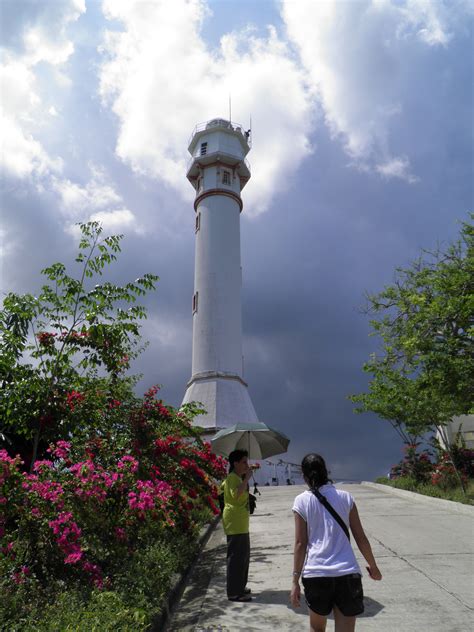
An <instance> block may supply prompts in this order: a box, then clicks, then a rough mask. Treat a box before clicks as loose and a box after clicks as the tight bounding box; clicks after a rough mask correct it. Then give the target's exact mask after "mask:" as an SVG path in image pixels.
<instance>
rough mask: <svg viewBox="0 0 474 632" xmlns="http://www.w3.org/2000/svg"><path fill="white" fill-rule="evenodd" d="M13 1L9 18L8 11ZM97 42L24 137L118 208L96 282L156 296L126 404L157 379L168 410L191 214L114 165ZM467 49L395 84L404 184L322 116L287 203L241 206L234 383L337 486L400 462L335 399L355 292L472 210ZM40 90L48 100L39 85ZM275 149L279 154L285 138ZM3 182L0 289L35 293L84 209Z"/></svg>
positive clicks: (357, 346) (427, 63)
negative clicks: (238, 361)
mask: <svg viewBox="0 0 474 632" xmlns="http://www.w3.org/2000/svg"><path fill="white" fill-rule="evenodd" d="M13 4H15V6H18V7H19V9H18V12H17V14H15V15H13V13H14V11H13V8H12V7H13ZM39 5H40V3H35V4H32V5H31V6H30V5H28V3H27V4H22V3H20V4H19V5H18V3H4V6H5V7H6V8H7V13H8V15H7V19H8V20H10V21H11V20H13V22H9V24H10V26H11V30H12V35H11V37H13V39H11V40H8V41H9V42H14V36H13V33H14V32H15V29H16V33H17V35H16V36H17V38H18V37H19V34H21V32H22V29H23V26H25V27H26V26H28V24H30V23H33V22H34V21H35V20H36V19H37V16H36V11H37V10H39ZM218 6H219V5H218V3H217V4H214V11H215V12H217V7H218ZM25 7H26V8H25ZM25 11H26V13H25ZM100 19H101V15H100V11H99V10H98V9H97V7H95V9H94V10H92V11H88V12H87V14H85V15H84V16H83V18H81V21H80V23H79V25H78V28H79V27H80V28H81V29H86V26H87V28H88V29H90V32H91V33H92V34H93V33H94V30H93V29H97V25H98V24H99V26H100V28H102V26H103V24H101V22H100ZM15 20H16V21H17V22H14V21H15ZM15 24H16V25H15ZM20 25H23V26H21V28H20ZM219 28H220V30H222V29H224V30H225V28H227V27H226V26H225V25H224V26H222V27H221V26H219ZM219 28H218V29H217V30H219ZM98 41H99V38H98V36H97V33H96V36H95V39H94V37H93V35H91V36H90V39H87V38H84V39H83V40H81V42H79V43H78V44H77V45H76V54H75V55H74V56H73V57H71V59H70V60H69V68H70V71H71V74H72V76H73V78H74V82H73V85H72V87H71V88H70V92H67V93H64V94H63V93H61V95H62V96H61V105H62V107H63V108H64V113H63V114H62V115H61V116H60V117H58V119H57V122H56V123H54V124H52V125H50V126H49V127H48V126H46V125H43V126H41V127H39V128H38V133H37V134H38V138H40V140H41V143H42V144H43V145H44V147H45V148H46V149H47V150H48V153H49V155H51V156H61V157H62V158H63V160H64V166H63V171H62V172H61V173H56V174H55V178H56V183H58V182H59V181H61V182H63V183H64V181H65V180H66V179H67V180H70V182H71V183H74V184H76V185H78V186H80V187H82V188H83V189H84V190H85V189H87V186H88V185H89V184H90V182H91V179H93V176H92V175H91V173H92V172H93V170H94V166H98V167H100V169H101V170H102V171H103V172H104V174H105V175H104V183H108V184H110V186H111V187H112V188H113V190H114V191H115V193H116V195H117V197H119V198H120V203H118V204H117V207H120V208H121V207H124V208H126V209H129V210H130V212H131V213H133V215H134V218H135V219H134V221H133V223H132V224H131V225H130V224H129V225H127V226H125V227H119V228H118V229H117V230H112V231H110V230H108V229H106V232H107V233H110V232H125V235H126V236H125V239H124V241H123V252H122V256H121V257H119V260H118V262H117V263H116V265H114V266H112V267H111V268H110V270H109V272H108V273H107V274H108V276H107V278H108V279H110V280H112V281H114V282H117V283H126V282H127V281H129V280H133V279H135V278H136V277H138V276H140V275H141V274H143V273H145V272H152V273H155V274H158V275H159V276H160V281H159V282H158V286H157V291H156V292H155V293H152V294H150V295H149V296H147V297H146V299H145V300H144V303H145V305H146V307H147V309H148V312H149V319H148V320H147V321H145V322H144V323H143V328H142V331H143V336H144V339H145V340H149V346H148V347H147V349H146V350H145V351H144V353H143V354H142V355H141V356H140V357H139V358H138V359H137V361H136V362H135V364H134V367H133V372H135V373H143V379H142V380H141V382H140V384H139V391H140V392H143V390H145V389H146V388H147V387H148V386H151V385H152V384H155V383H161V384H163V391H162V394H163V397H164V399H165V400H168V401H169V402H170V403H171V404H173V405H179V404H180V402H181V398H182V396H183V394H184V391H185V386H186V382H187V380H188V379H189V377H190V372H191V330H192V314H191V296H192V292H193V276H194V211H193V207H192V202H189V203H186V202H183V199H182V197H181V196H180V195H178V194H177V193H176V192H175V190H174V189H173V188H172V187H171V186H168V185H167V186H165V185H163V182H162V181H160V180H158V179H151V178H147V177H145V176H144V175H142V174H137V173H134V172H133V171H132V170H131V169H130V167H129V165H128V164H124V163H122V162H120V160H119V158H118V157H117V156H116V155H115V153H114V152H115V145H116V140H117V136H118V134H119V121H118V120H117V118H116V116H115V114H114V113H113V112H112V111H111V109H109V108H107V107H105V106H103V105H101V104H100V100H99V97H98V95H97V90H98V80H97V70H96V69H97V63H98V58H97V56H96V57H94V55H96V47H97V44H98ZM469 50H470V45H469V36H468V34H465V33H464V34H463V33H461V35H460V36H459V37H458V38H454V39H453V40H452V42H450V44H449V46H448V47H446V48H441V47H440V48H438V49H436V50H435V49H433V48H432V49H429V50H426V51H425V53H424V55H423V56H422V60H421V62H420V61H419V59H418V63H417V64H415V65H413V70H412V73H413V74H412V75H410V76H408V75H407V76H406V77H404V81H401V82H399V85H400V86H401V87H400V90H401V91H402V92H401V93H400V94H399V98H400V102H401V103H403V108H402V110H401V111H400V113H399V114H397V115H395V116H394V117H393V118H392V119H391V126H390V129H389V130H388V131H387V143H388V145H389V146H390V147H391V149H392V151H393V152H394V154H396V155H401V156H403V155H407V156H408V158H409V160H410V165H411V169H412V172H413V174H415V175H416V177H417V178H418V181H417V182H416V183H413V184H409V183H408V182H407V181H406V180H403V179H387V178H385V177H383V176H381V175H378V174H375V173H373V172H364V171H360V170H357V169H356V168H355V167H354V166H353V165H351V164H350V159H349V158H348V156H347V153H346V152H345V151H344V138H343V137H340V136H339V137H331V135H330V133H329V132H328V130H327V128H326V127H325V125H324V122H323V121H322V120H320V121H319V125H318V127H317V129H316V131H315V133H314V134H313V136H312V137H311V138H310V139H309V140H310V142H311V143H312V144H313V146H314V148H315V150H314V153H313V155H312V156H310V157H308V158H306V159H305V161H304V162H303V163H302V164H301V166H300V168H299V170H298V172H297V174H296V177H294V176H292V177H291V178H288V181H286V182H284V183H283V184H284V185H285V193H279V194H278V196H275V197H274V198H273V203H272V205H271V207H270V208H269V209H268V211H267V212H266V213H264V214H261V215H259V216H258V217H254V218H251V215H252V211H253V210H254V209H252V208H251V203H250V202H249V199H251V198H250V196H248V195H247V191H246V190H244V192H243V199H244V211H243V214H242V216H241V228H242V266H243V290H242V300H243V328H244V354H245V379H246V380H247V381H248V383H249V388H250V393H251V396H252V399H253V402H254V404H255V407H256V410H257V413H258V414H259V416H260V418H261V419H262V421H265V422H267V423H269V424H270V425H272V426H275V427H277V428H279V429H280V430H282V431H283V432H285V433H286V434H288V435H289V436H290V437H291V445H290V449H289V452H288V455H287V457H288V458H289V459H290V460H292V461H295V462H298V461H299V460H300V459H301V457H302V456H303V455H304V454H305V453H306V452H307V451H309V450H317V451H320V452H321V453H323V454H324V455H325V456H326V457H327V460H328V462H329V464H330V465H331V467H332V470H333V472H332V473H333V475H334V476H335V477H338V478H352V479H358V478H373V477H374V476H376V475H379V474H384V473H386V472H387V470H388V468H389V467H390V465H392V463H393V462H395V461H397V460H398V459H399V458H400V444H399V441H398V438H397V436H396V435H395V433H394V431H393V430H392V429H391V428H390V426H389V425H388V423H387V422H384V421H383V420H379V419H376V418H375V417H374V416H372V415H363V416H356V415H354V413H353V405H352V403H351V402H350V401H348V399H347V396H348V395H349V394H351V393H355V392H360V391H363V390H364V389H365V388H366V386H367V379H368V377H367V375H365V374H364V373H363V372H362V370H361V367H362V365H363V363H364V362H365V361H366V360H367V359H368V357H369V354H370V353H371V352H372V351H373V350H374V349H375V345H376V341H375V340H374V339H373V338H369V337H368V334H369V326H368V318H367V316H365V315H363V314H361V312H360V307H362V306H363V305H364V302H365V301H364V293H365V291H366V290H369V291H372V292H377V291H379V290H381V289H382V287H383V286H384V285H385V284H388V283H390V282H391V281H392V280H393V274H394V269H395V267H396V266H398V265H402V266H406V265H408V264H409V262H410V261H411V260H413V259H414V258H415V257H417V256H418V255H419V253H420V250H421V248H431V247H433V246H435V245H436V242H438V241H443V240H445V241H450V240H452V239H453V238H454V237H455V235H456V234H457V232H458V228H459V227H458V225H457V224H456V221H455V220H456V218H461V219H465V218H466V212H467V210H468V209H469V208H472V180H471V175H470V174H471V170H472V124H471V118H470V117H471V108H472V94H471V92H470V85H471V80H472V58H471V56H470V55H469V54H466V52H467V51H469ZM45 74H47V73H45ZM42 94H48V90H47V88H45V87H44V86H43V91H42ZM270 105H271V104H270ZM59 109H60V108H59V107H58V110H59ZM176 109H177V111H179V104H176ZM156 116H157V117H158V118H159V117H160V116H161V113H160V112H156ZM157 120H158V119H157ZM196 122H198V117H197V120H196ZM160 124H162V125H165V124H166V121H162V123H160ZM187 131H188V130H187ZM187 131H186V132H187ZM259 131H260V132H262V130H258V129H256V130H255V132H256V133H255V143H256V146H255V148H254V149H255V151H256V149H257V148H258V146H257V143H258V132H259ZM189 132H191V130H189ZM263 140H264V139H263ZM155 141H156V139H155V138H153V137H150V138H149V143H150V144H153V143H154V142H155ZM184 149H185V148H183V151H184ZM285 151H286V152H287V154H286V157H288V155H290V156H291V152H292V145H291V138H289V139H288V145H287V146H286V147H285ZM249 159H250V162H252V152H251V153H250V154H249ZM359 167H360V165H359ZM292 173H293V172H292ZM267 176H268V174H267ZM252 177H253V180H254V183H258V182H259V181H260V182H261V181H262V178H264V177H266V176H265V175H263V176H262V173H259V172H258V170H254V172H253V176H252ZM283 177H285V174H284V176H283ZM182 179H183V183H185V173H184V171H183V173H182ZM3 184H4V187H5V188H4V193H3V195H2V207H3V210H2V221H3V224H4V231H5V232H4V244H3V249H4V257H3V263H2V271H1V273H2V279H1V290H2V291H3V292H5V291H8V290H10V289H12V290H16V291H19V292H27V291H32V292H35V291H37V289H38V288H39V287H40V285H41V283H42V279H41V277H40V275H39V270H40V269H41V268H43V267H44V266H46V265H48V264H50V263H52V262H54V261H63V262H65V263H72V262H73V259H74V253H75V243H76V242H75V240H74V238H73V237H72V235H71V234H70V233H69V232H67V230H66V229H67V228H68V226H69V225H70V224H72V223H74V222H75V221H78V220H86V219H87V218H88V217H89V216H90V215H91V214H92V213H93V212H94V211H97V210H98V209H96V208H92V206H91V205H89V206H84V207H83V208H79V209H75V210H74V214H69V215H68V212H67V209H65V208H64V205H63V204H62V203H61V200H60V197H59V194H58V191H57V188H56V189H55V188H54V186H53V179H52V178H51V176H50V175H45V176H43V177H40V176H37V175H36V176H33V177H32V178H31V179H30V180H29V182H28V183H27V182H26V180H21V181H20V180H14V179H9V178H5V179H4V182H3ZM262 184H263V186H264V187H268V182H267V181H265V182H263V183H262ZM279 184H280V183H279ZM114 209H115V207H114V206H113V205H109V207H107V210H114ZM284 458H286V457H284Z"/></svg>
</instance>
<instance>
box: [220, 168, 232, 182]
mask: <svg viewBox="0 0 474 632" xmlns="http://www.w3.org/2000/svg"><path fill="white" fill-rule="evenodd" d="M222 184H228V185H230V171H225V169H224V171H223V172H222Z"/></svg>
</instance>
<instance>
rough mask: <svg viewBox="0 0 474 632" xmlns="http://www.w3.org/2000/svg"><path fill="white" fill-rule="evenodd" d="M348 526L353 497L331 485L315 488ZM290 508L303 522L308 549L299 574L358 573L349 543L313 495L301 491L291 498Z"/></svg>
mask: <svg viewBox="0 0 474 632" xmlns="http://www.w3.org/2000/svg"><path fill="white" fill-rule="evenodd" d="M319 491H320V492H321V494H322V495H323V496H325V497H326V498H327V500H328V501H329V503H330V504H331V505H332V506H333V507H334V509H335V510H336V511H337V513H338V514H339V515H340V516H341V518H342V519H343V520H344V522H345V523H346V525H347V527H348V528H349V512H350V510H351V509H352V507H353V505H354V499H353V498H352V496H351V495H350V494H349V493H348V492H344V491H342V490H341V489H336V488H335V487H334V485H329V484H328V485H323V486H322V487H320V488H319ZM293 511H296V513H298V514H299V515H300V516H301V517H302V518H303V520H304V521H305V522H306V525H307V528H308V548H307V551H306V560H305V564H304V568H303V572H302V577H337V576H340V575H349V574H351V573H360V567H359V564H358V563H357V560H356V558H355V555H354V551H353V550H352V547H351V544H350V542H349V540H348V539H347V536H346V534H345V533H344V531H343V530H342V528H341V525H340V524H338V523H337V522H336V520H335V519H334V518H333V517H332V516H331V514H330V513H329V511H328V510H327V509H326V508H325V507H324V505H322V504H321V503H320V502H319V500H318V499H317V498H316V496H315V495H314V494H313V493H312V492H310V491H305V492H303V493H302V494H299V496H297V497H296V498H295V501H294V503H293Z"/></svg>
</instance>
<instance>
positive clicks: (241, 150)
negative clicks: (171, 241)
mask: <svg viewBox="0 0 474 632" xmlns="http://www.w3.org/2000/svg"><path fill="white" fill-rule="evenodd" d="M188 151H189V153H190V154H191V156H192V158H191V160H190V163H189V167H188V171H187V178H188V180H189V181H190V183H191V184H192V186H193V187H194V189H195V191H196V197H195V200H194V212H195V270H194V294H193V298H192V312H193V351H192V371H191V373H192V374H191V379H190V380H189V382H188V384H187V389H186V393H185V395H184V399H183V404H185V403H189V402H200V403H201V404H202V405H203V408H204V409H205V410H206V414H204V415H199V416H197V417H196V418H195V420H194V423H195V425H198V426H201V427H203V428H206V430H207V434H208V435H212V434H214V433H215V432H216V431H218V430H220V429H221V428H227V427H229V426H231V425H233V424H235V423H238V422H255V421H258V418H257V414H256V412H255V409H254V407H253V404H252V401H251V399H250V395H249V392H248V386H247V383H246V381H245V379H244V370H243V355H242V303H241V289H242V267H241V261H240V213H241V212H242V207H243V205H242V198H241V191H242V189H243V188H244V186H245V185H246V184H247V182H248V181H249V179H250V169H249V165H248V163H247V161H246V159H245V156H246V155H247V153H248V152H249V151H250V131H245V130H244V129H243V128H242V126H241V125H236V124H235V123H231V122H230V121H227V120H224V119H220V118H216V119H212V120H211V121H208V122H206V123H202V124H200V125H198V126H196V128H195V129H194V132H193V134H192V136H191V140H190V143H189V147H188Z"/></svg>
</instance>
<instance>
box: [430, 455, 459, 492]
mask: <svg viewBox="0 0 474 632" xmlns="http://www.w3.org/2000/svg"><path fill="white" fill-rule="evenodd" d="M459 477H461V478H462V481H463V484H464V485H466V483H467V480H468V477H467V476H466V475H465V474H464V473H463V472H461V471H459V472H458V473H456V469H455V467H454V465H453V462H452V460H451V457H450V456H449V454H446V453H444V454H442V455H441V456H440V458H439V460H438V463H437V464H436V466H435V468H434V470H433V472H432V474H431V484H432V485H435V486H436V487H440V488H441V489H444V490H448V489H453V488H455V487H458V486H459Z"/></svg>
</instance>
